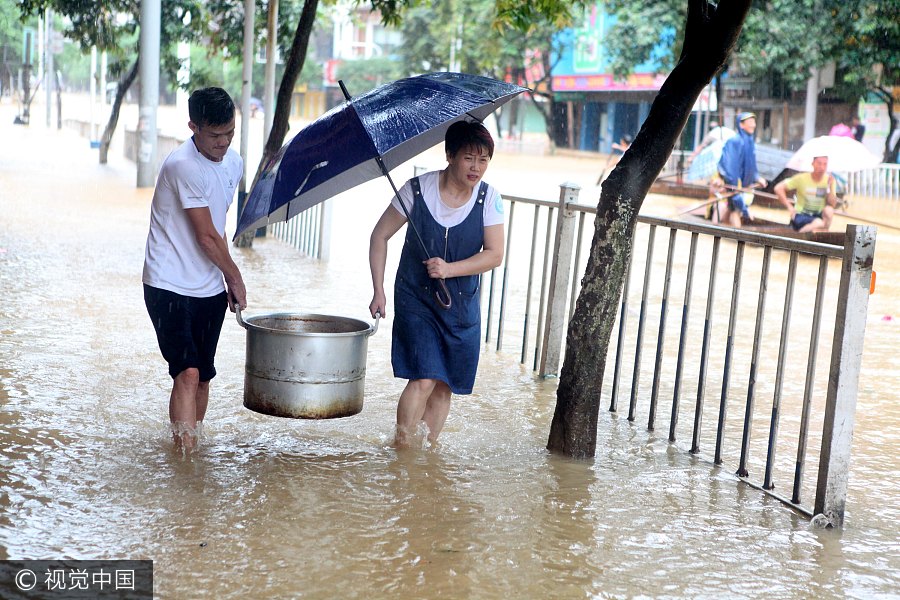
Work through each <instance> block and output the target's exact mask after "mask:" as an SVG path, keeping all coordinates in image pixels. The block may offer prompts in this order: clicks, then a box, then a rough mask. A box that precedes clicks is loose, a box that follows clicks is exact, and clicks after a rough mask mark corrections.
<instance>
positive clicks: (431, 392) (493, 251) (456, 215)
mask: <svg viewBox="0 0 900 600" xmlns="http://www.w3.org/2000/svg"><path fill="white" fill-rule="evenodd" d="M444 147H445V153H446V158H447V167H446V168H444V169H443V170H441V171H432V172H430V173H425V174H424V175H421V176H419V177H414V178H413V179H411V180H409V181H407V182H406V184H405V185H404V186H403V187H402V188H401V189H400V190H399V197H397V196H395V197H394V198H393V199H392V200H391V204H390V205H389V206H388V207H387V208H386V209H385V211H384V213H383V214H382V216H381V218H380V219H379V220H378V223H377V224H376V225H375V228H374V229H373V231H372V235H371V237H370V241H369V266H370V269H371V273H372V286H373V288H374V293H373V297H372V302H371V304H370V305H369V310H370V312H371V314H372V316H373V317H375V316H376V315H378V314H380V315H381V316H386V315H387V298H386V296H385V292H384V275H385V273H384V272H385V264H386V260H387V247H388V241H389V240H390V239H391V238H392V237H393V236H394V234H396V233H397V231H399V230H400V228H401V227H402V226H403V225H404V224H406V223H407V222H409V223H410V225H411V226H410V227H407V231H406V240H405V243H404V246H403V250H402V253H401V257H400V264H399V266H398V269H397V274H396V280H395V284H394V306H395V315H394V323H393V334H392V335H393V337H392V345H391V364H392V366H393V371H394V376H395V377H399V378H401V379H407V380H408V382H407V384H406V387H405V389H404V390H403V392H402V393H401V394H400V399H399V401H398V404H397V429H396V434H395V438H394V444H395V445H396V446H397V447H408V446H410V445H411V444H412V443H413V442H414V440H415V439H416V436H417V435H418V432H419V431H421V429H420V428H421V424H424V426H425V427H426V428H427V432H425V435H426V436H427V439H428V441H429V442H431V443H434V442H435V441H436V440H437V438H438V435H439V434H440V433H441V430H442V428H443V426H444V422H445V421H446V419H447V415H448V413H449V411H450V398H451V395H452V394H470V393H471V392H472V388H473V385H474V381H475V373H476V370H477V367H478V357H479V352H480V349H481V308H480V294H479V285H480V279H481V278H480V275H481V274H482V273H484V272H486V271H489V270H491V269H493V268H494V267H497V266H499V265H500V263H501V262H502V261H503V244H504V241H503V239H504V233H503V223H504V211H503V200H502V198H501V196H500V194H499V193H498V191H497V190H496V189H494V188H493V187H492V186H490V185H488V184H487V183H486V182H484V181H482V177H483V176H484V173H485V171H486V169H487V167H488V165H489V164H490V161H491V158H492V157H493V154H494V141H493V139H492V138H491V135H490V133H489V132H488V130H487V129H486V128H485V127H484V125H482V124H481V123H477V122H468V121H457V122H456V123H453V124H452V125H451V126H450V127H449V128H448V129H447V131H446V134H445V136H444ZM401 202H402V203H403V205H402V206H401V205H400V203H401ZM407 215H408V217H407ZM416 232H418V233H416ZM416 236H419V237H420V240H419V243H417V240H416V239H415V237H416ZM421 242H424V246H425V247H426V249H427V252H428V255H427V256H425V255H424V254H425V251H424V249H423V248H422V243H421ZM445 280H446V286H445V287H443V292H442V291H441V285H442V284H444V283H445ZM445 296H446V297H445Z"/></svg>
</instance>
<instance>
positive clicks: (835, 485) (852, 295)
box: [814, 225, 876, 527]
mask: <svg viewBox="0 0 900 600" xmlns="http://www.w3.org/2000/svg"><path fill="white" fill-rule="evenodd" d="M875 231H876V229H875V228H874V227H869V226H862V225H848V226H847V233H846V236H845V238H844V258H843V263H842V265H841V287H840V291H839V296H838V302H837V314H836V315H835V322H834V341H833V342H832V346H831V368H830V369H829V372H828V395H827V397H826V399H825V424H824V427H823V430H822V450H821V453H820V455H819V477H818V480H817V481H816V501H815V508H814V511H815V514H816V515H817V520H819V519H821V517H818V515H822V516H824V519H825V524H828V525H833V526H835V527H840V526H841V525H843V522H844V505H845V503H846V500H847V480H848V476H849V472H850V444H851V442H852V441H853V422H854V417H855V412H856V395H857V391H858V388H859V370H860V364H861V362H862V351H863V338H864V336H865V330H866V314H867V312H868V307H869V286H870V284H871V281H872V262H873V260H874V258H875ZM819 522H821V521H819Z"/></svg>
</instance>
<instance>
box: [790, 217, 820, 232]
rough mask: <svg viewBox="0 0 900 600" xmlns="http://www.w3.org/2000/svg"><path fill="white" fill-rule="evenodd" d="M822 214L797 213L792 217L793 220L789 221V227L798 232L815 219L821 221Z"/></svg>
mask: <svg viewBox="0 0 900 600" xmlns="http://www.w3.org/2000/svg"><path fill="white" fill-rule="evenodd" d="M821 218H822V214H821V213H819V214H816V215H811V214H809V213H797V214H795V215H794V218H793V219H791V227H793V228H794V231H800V230H801V229H803V228H804V227H805V226H807V225H809V224H810V223H812V222H813V221H815V220H816V219H821Z"/></svg>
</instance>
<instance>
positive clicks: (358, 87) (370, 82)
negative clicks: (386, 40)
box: [338, 57, 407, 96]
mask: <svg viewBox="0 0 900 600" xmlns="http://www.w3.org/2000/svg"><path fill="white" fill-rule="evenodd" d="M406 75H407V73H405V72H404V71H403V65H402V64H401V63H399V62H398V61H396V60H393V59H391V58H387V57H377V58H368V59H360V60H346V61H343V62H342V63H341V64H340V66H339V67H338V77H339V78H340V79H341V80H342V81H343V82H344V85H345V86H346V87H347V91H348V92H349V93H350V95H351V96H359V95H360V94H362V93H364V92H368V91H369V90H371V89H373V88H376V87H378V86H379V85H381V84H383V83H387V82H389V81H393V80H395V79H400V78H402V77H404V76H406Z"/></svg>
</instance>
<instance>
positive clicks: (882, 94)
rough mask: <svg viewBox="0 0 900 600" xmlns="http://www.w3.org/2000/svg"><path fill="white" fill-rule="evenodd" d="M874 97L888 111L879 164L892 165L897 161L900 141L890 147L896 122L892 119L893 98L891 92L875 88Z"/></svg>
mask: <svg viewBox="0 0 900 600" xmlns="http://www.w3.org/2000/svg"><path fill="white" fill-rule="evenodd" d="M872 91H873V92H875V95H876V96H878V97H879V98H881V99H882V100H883V101H884V104H885V106H887V111H888V132H887V137H886V138H884V153H883V154H882V156H881V162H885V163H892V162H895V161H896V160H897V150H898V148H900V140H897V142H895V143H894V146H893V148H892V147H891V139H893V137H894V130H895V129H896V128H897V121H896V120H895V117H894V96H893V95H892V94H891V92H890V91H889V90H887V89H885V88H883V87H876V88H874V89H873V90H872Z"/></svg>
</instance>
